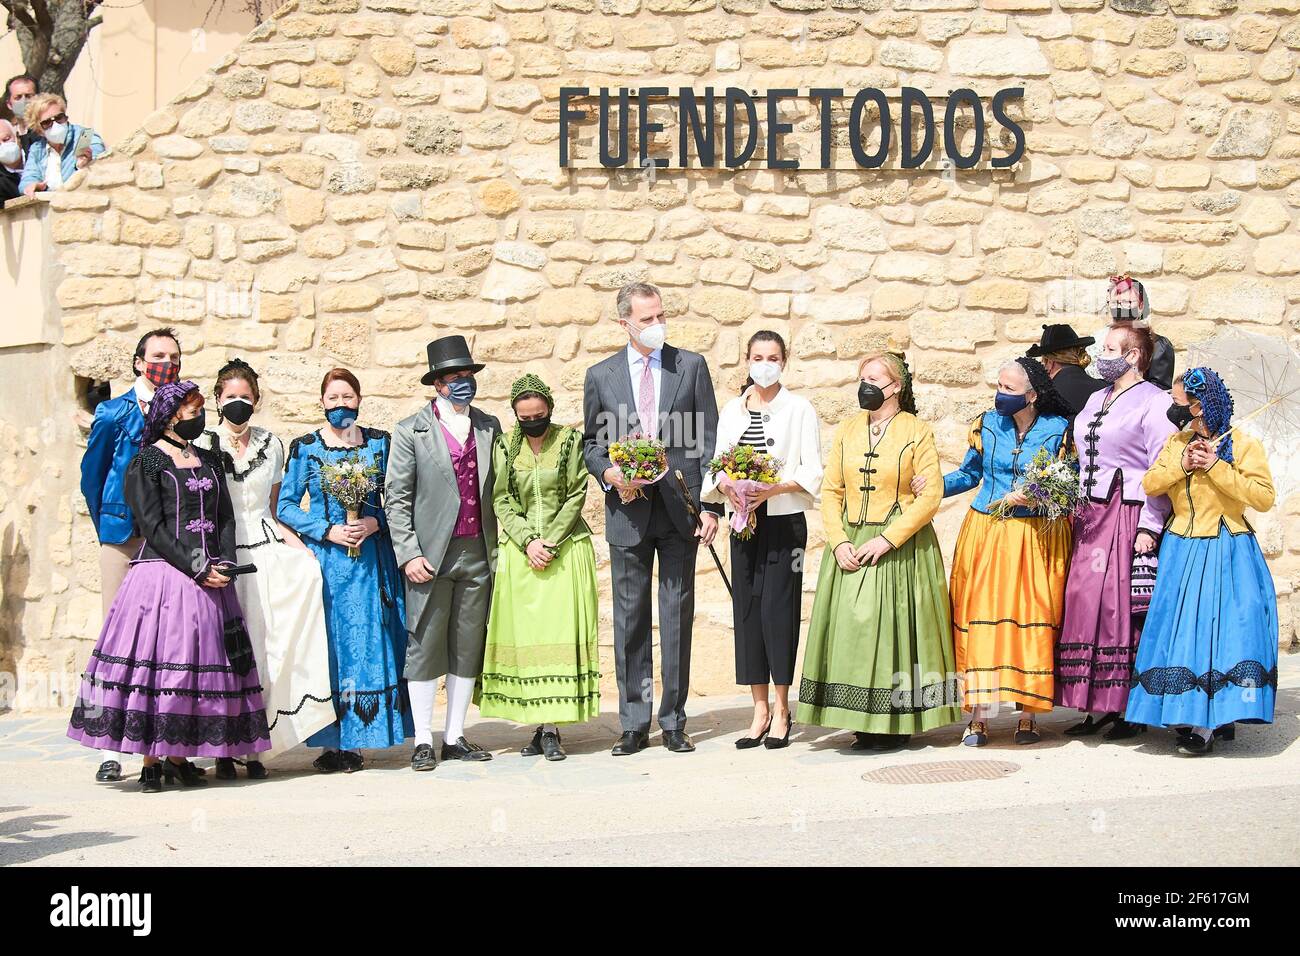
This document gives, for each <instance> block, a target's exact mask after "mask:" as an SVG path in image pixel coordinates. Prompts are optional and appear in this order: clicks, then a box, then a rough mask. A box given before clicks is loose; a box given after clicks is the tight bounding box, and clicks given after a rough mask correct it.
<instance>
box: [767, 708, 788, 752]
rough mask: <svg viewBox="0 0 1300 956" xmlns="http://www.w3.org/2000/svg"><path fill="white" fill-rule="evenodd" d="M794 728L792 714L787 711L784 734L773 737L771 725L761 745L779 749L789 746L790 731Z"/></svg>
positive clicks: (770, 748) (769, 748)
mask: <svg viewBox="0 0 1300 956" xmlns="http://www.w3.org/2000/svg"><path fill="white" fill-rule="evenodd" d="M793 729H794V714H791V713H789V712H787V713H786V715H785V736H784V737H773V736H772V734H771V727H770V726H769V728H768V735H767V739H766V740H764V741H763V746H764V747H766V748H767V749H768V750H780V749H781V748H782V747H788V746H790V731H791V730H793Z"/></svg>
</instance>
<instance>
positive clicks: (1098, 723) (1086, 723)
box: [1064, 711, 1122, 737]
mask: <svg viewBox="0 0 1300 956" xmlns="http://www.w3.org/2000/svg"><path fill="white" fill-rule="evenodd" d="M1117 721H1119V713H1118V712H1116V711H1111V712H1109V713H1107V714H1104V715H1103V716H1102V718H1101V720H1093V719H1092V714H1089V715H1088V716H1087V717H1085V718H1084V720H1083V723H1081V724H1075V725H1074V726H1073V727H1067V728H1066V729H1065V731H1064V733H1065V735H1066V736H1067V737H1091V736H1092V735H1093V734H1095V733H1097V732H1098V731H1099V730H1101V728H1103V727H1105V726H1106V725H1107V724H1114V723H1116V722H1117ZM1120 722H1121V723H1122V721H1120Z"/></svg>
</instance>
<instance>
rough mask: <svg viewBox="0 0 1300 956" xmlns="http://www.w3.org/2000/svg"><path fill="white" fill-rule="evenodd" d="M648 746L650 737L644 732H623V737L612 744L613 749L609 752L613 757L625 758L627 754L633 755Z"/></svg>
mask: <svg viewBox="0 0 1300 956" xmlns="http://www.w3.org/2000/svg"><path fill="white" fill-rule="evenodd" d="M649 746H650V735H649V734H647V733H646V732H645V731H644V730H625V731H623V736H622V737H619V738H618V742H617V743H615V744H614V749H613V750H611V751H610V753H611V754H613V755H614V756H615V757H626V756H627V755H628V754H634V753H637V752H639V751H642V750H645V749H646V748H647V747H649Z"/></svg>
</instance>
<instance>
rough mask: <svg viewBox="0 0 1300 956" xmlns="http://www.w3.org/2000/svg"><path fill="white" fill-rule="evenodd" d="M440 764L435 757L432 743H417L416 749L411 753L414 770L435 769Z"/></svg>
mask: <svg viewBox="0 0 1300 956" xmlns="http://www.w3.org/2000/svg"><path fill="white" fill-rule="evenodd" d="M437 766H438V762H437V761H436V760H435V759H434V757H433V745H432V744H417V745H416V747H415V750H414V751H413V752H412V753H411V769H412V770H421V771H423V770H433V769H434V768H435V767H437Z"/></svg>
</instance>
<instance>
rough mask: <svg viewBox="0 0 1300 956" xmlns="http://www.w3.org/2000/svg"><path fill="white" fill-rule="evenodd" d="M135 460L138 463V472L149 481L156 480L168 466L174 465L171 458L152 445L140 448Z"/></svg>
mask: <svg viewBox="0 0 1300 956" xmlns="http://www.w3.org/2000/svg"><path fill="white" fill-rule="evenodd" d="M136 460H137V461H139V463H140V470H141V471H142V472H144V476H145V477H146V478H148V479H149V480H150V481H154V480H156V479H157V477H158V476H159V475H161V474H162V473H163V471H164V470H165V469H166V468H167V466H168V465H173V464H175V462H173V461H172V460H171V456H169V455H168V454H167V453H166V452H165V451H163V450H162V449H160V448H155V447H154V446H153V445H145V446H144V447H143V448H141V449H140V451H139V452H138V453H137V454H136Z"/></svg>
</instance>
